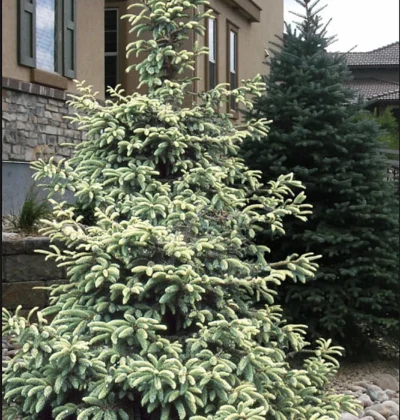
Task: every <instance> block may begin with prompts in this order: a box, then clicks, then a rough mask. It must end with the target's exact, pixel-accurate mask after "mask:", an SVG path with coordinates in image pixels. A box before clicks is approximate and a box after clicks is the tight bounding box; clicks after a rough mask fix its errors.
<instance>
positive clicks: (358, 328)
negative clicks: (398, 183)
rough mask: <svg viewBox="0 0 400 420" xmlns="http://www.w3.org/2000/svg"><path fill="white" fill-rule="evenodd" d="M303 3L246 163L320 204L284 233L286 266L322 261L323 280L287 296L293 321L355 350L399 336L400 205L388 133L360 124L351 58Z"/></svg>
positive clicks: (283, 297)
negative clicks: (265, 131) (294, 258)
mask: <svg viewBox="0 0 400 420" xmlns="http://www.w3.org/2000/svg"><path fill="white" fill-rule="evenodd" d="M296 1H297V0H296ZM297 3H298V4H300V5H301V6H302V7H303V8H304V14H303V15H297V17H299V18H300V19H301V21H300V22H298V23H296V24H295V27H293V26H291V25H286V31H285V35H284V37H283V38H282V39H280V42H279V43H274V50H272V58H271V61H270V63H269V64H270V73H269V76H268V77H266V78H265V79H266V83H267V94H266V95H264V96H263V97H262V98H260V99H257V100H256V103H255V108H254V109H253V111H252V112H251V113H250V115H251V117H252V118H254V117H257V118H260V117H266V118H268V119H271V120H272V121H273V122H272V124H271V130H270V133H269V135H268V137H265V138H264V141H262V142H261V144H260V142H258V141H257V142H256V141H252V140H251V141H246V142H245V143H244V146H243V154H244V156H245V158H246V161H247V163H248V165H249V167H250V168H251V169H253V170H261V171H262V172H263V180H269V179H273V178H274V177H276V176H277V175H278V174H287V173H291V172H293V173H294V175H295V178H296V179H299V180H300V181H301V182H302V183H303V184H304V186H305V187H306V193H307V197H308V202H309V203H310V204H312V205H313V214H312V216H311V217H310V220H309V222H308V223H306V224H303V223H298V222H297V221H296V220H294V219H292V220H291V222H289V221H288V223H287V224H285V231H286V235H281V236H278V235H276V234H274V239H275V242H273V243H274V245H273V249H274V252H273V255H274V256H275V257H277V258H278V257H279V256H281V255H287V254H290V253H291V252H293V251H294V250H297V251H298V250H302V251H303V252H315V253H318V254H322V258H321V260H320V261H319V264H320V270H319V272H318V274H317V276H316V278H315V281H310V282H306V283H305V284H303V283H297V284H295V283H293V282H291V283H286V284H285V285H283V286H282V287H281V288H280V292H279V296H280V301H281V303H283V302H284V301H285V303H284V305H283V306H284V308H285V309H286V315H287V316H288V319H289V320H290V319H296V320H297V321H298V320H301V322H303V323H305V324H307V325H308V326H309V327H310V328H309V331H310V332H311V333H312V334H314V335H316V336H321V335H324V334H328V335H329V336H331V337H333V338H335V339H336V340H338V341H340V342H341V343H342V344H344V345H345V346H346V347H347V349H348V350H349V351H351V350H353V351H354V350H355V349H356V348H357V347H358V346H360V345H362V344H363V343H364V340H363V339H365V338H367V339H368V338H372V337H376V336H381V337H386V338H397V337H398V327H399V314H398V302H399V301H400V299H399V288H398V285H399V262H398V255H399V233H398V227H399V224H398V219H399V210H398V208H399V206H398V197H396V196H395V192H394V189H393V185H391V184H390V183H388V182H386V181H385V180H384V168H385V164H384V162H383V161H382V160H381V158H379V157H378V156H377V148H379V147H380V145H379V142H378V141H377V139H378V138H379V128H378V126H377V125H376V124H375V123H374V122H373V121H366V120H365V119H363V118H359V116H360V114H361V113H362V112H363V109H362V107H363V105H362V104H361V103H357V101H355V98H356V96H355V94H354V92H352V91H351V90H349V89H347V88H346V87H344V84H343V83H344V82H346V81H348V80H350V78H351V75H350V73H349V70H348V69H347V67H346V61H345V56H344V55H343V54H336V53H335V54H333V53H328V52H327V47H328V46H329V45H330V44H331V43H332V42H334V37H329V36H328V35H327V26H328V24H326V25H324V24H323V23H322V19H321V17H320V15H319V13H320V11H321V10H322V8H323V7H321V3H320V1H319V0H317V1H313V2H310V1H297ZM328 23H329V22H328ZM270 236H271V234H270V232H267V231H264V232H263V233H261V234H260V235H259V236H258V241H259V242H260V243H265V244H266V243H271V242H270V239H271V238H270ZM277 251H278V252H277Z"/></svg>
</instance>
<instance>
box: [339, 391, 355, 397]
mask: <svg viewBox="0 0 400 420" xmlns="http://www.w3.org/2000/svg"><path fill="white" fill-rule="evenodd" d="M342 394H344V395H353V396H355V394H356V393H355V392H353V391H343V392H342Z"/></svg>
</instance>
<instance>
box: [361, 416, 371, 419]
mask: <svg viewBox="0 0 400 420" xmlns="http://www.w3.org/2000/svg"><path fill="white" fill-rule="evenodd" d="M361 420H374V418H373V417H371V416H367V417H361Z"/></svg>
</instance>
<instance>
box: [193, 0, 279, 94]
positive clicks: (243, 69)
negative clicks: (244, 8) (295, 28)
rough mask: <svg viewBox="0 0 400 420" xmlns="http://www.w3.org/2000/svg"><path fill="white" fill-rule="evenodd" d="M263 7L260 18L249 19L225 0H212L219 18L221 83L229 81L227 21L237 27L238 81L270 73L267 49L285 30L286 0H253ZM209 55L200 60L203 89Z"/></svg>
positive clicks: (219, 72)
mask: <svg viewBox="0 0 400 420" xmlns="http://www.w3.org/2000/svg"><path fill="white" fill-rule="evenodd" d="M253 2H254V3H256V4H257V5H259V6H260V7H262V11H261V21H260V22H249V21H248V20H247V19H246V18H245V17H244V16H243V15H242V14H240V12H238V11H237V10H233V9H232V8H231V7H229V6H228V5H227V4H226V3H225V2H224V1H223V0H211V7H212V8H213V10H215V12H216V13H215V15H216V17H217V19H218V44H219V45H218V50H219V54H218V60H219V63H218V83H225V82H227V45H228V42H227V21H230V22H231V23H232V24H233V25H234V26H236V27H237V28H238V48H239V52H238V61H239V62H238V70H239V81H240V80H242V79H250V78H253V77H254V76H255V75H256V74H258V73H260V74H267V72H268V67H267V66H266V65H265V64H263V61H265V57H264V50H265V49H266V48H269V42H270V41H273V40H275V35H282V33H283V0H257V1H254V0H253ZM205 59H206V57H202V58H201V59H199V60H198V63H197V75H198V76H199V77H201V79H202V81H203V82H202V83H199V88H200V89H204V70H205V62H204V60H205Z"/></svg>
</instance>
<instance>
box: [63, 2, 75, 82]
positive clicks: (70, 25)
mask: <svg viewBox="0 0 400 420" xmlns="http://www.w3.org/2000/svg"><path fill="white" fill-rule="evenodd" d="M75 26H76V0H64V10H63V55H64V60H63V61H64V72H63V74H64V76H65V77H69V78H70V79H73V78H75V77H76V30H75Z"/></svg>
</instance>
